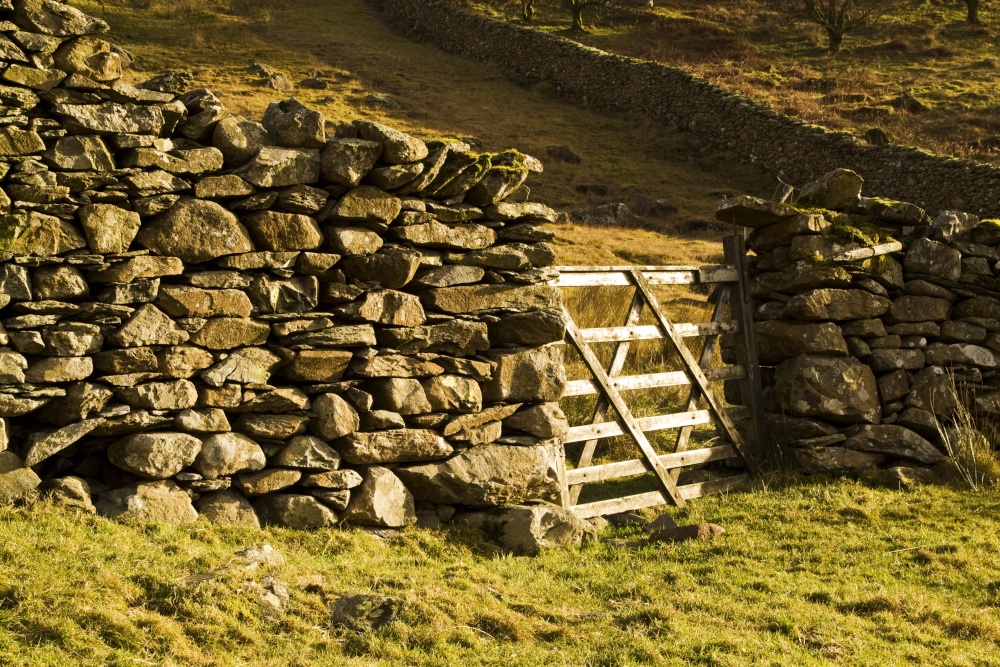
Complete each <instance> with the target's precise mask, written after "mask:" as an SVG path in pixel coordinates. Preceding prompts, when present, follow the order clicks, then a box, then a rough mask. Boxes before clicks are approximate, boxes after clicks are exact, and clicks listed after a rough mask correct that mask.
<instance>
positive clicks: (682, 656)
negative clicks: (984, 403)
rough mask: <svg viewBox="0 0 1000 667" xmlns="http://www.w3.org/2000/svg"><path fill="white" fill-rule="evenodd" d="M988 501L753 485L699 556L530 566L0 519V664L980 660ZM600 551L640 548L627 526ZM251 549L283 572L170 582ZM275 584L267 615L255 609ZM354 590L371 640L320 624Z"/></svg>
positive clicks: (625, 555)
mask: <svg viewBox="0 0 1000 667" xmlns="http://www.w3.org/2000/svg"><path fill="white" fill-rule="evenodd" d="M998 509H1000V501H998V498H997V496H996V494H995V493H986V492H978V493H974V492H958V491H955V490H952V489H950V488H947V487H937V486H929V487H921V488H918V489H916V490H913V491H904V492H896V491H885V490H876V489H873V488H869V487H867V486H865V485H863V484H860V483H857V482H851V481H847V480H844V481H822V480H814V481H812V482H809V483H802V482H799V481H795V480H785V481H784V482H780V481H778V480H771V481H770V482H768V481H759V482H758V483H757V486H756V488H754V489H752V492H749V493H739V494H732V495H728V496H720V497H712V498H705V499H702V500H699V501H697V502H696V503H692V504H691V505H690V506H689V508H688V509H687V510H685V511H684V512H677V511H672V513H673V514H674V515H675V516H676V517H677V518H678V519H680V520H682V521H685V522H688V521H705V520H707V521H713V522H716V523H720V524H722V525H723V526H724V527H725V528H726V530H727V534H726V535H725V536H723V537H722V538H719V539H717V540H716V541H714V542H711V543H693V544H690V543H689V544H682V545H663V544H649V545H646V546H641V547H640V548H638V549H626V548H621V547H618V546H616V544H615V543H601V544H596V545H591V546H588V547H585V548H583V549H581V550H570V549H559V550H554V551H549V552H546V553H543V554H542V555H541V556H538V557H537V558H529V557H515V556H510V555H505V554H502V553H499V552H498V551H497V550H496V549H495V548H494V547H493V546H491V545H490V544H488V543H486V542H484V541H483V540H482V539H481V537H480V536H478V535H476V534H473V533H470V532H463V531H461V530H454V531H448V532H444V533H436V532H429V531H425V530H419V529H409V530H407V531H405V532H404V533H403V535H402V536H401V538H400V539H399V540H398V541H396V542H394V543H392V544H385V543H382V542H381V541H380V540H378V539H376V538H375V537H372V536H370V535H368V534H366V533H363V532H360V531H354V532H349V531H333V532H326V531H324V532H314V533H303V532H296V531H289V530H268V531H266V532H264V533H260V532H256V531H249V530H243V529H235V528H232V529H219V528H214V527H211V526H209V525H207V524H205V523H201V522H199V523H197V524H194V525H191V526H187V527H170V526H162V525H153V526H138V525H128V524H125V525H123V524H119V523H115V522H112V521H107V520H104V519H100V518H94V517H82V516H78V515H74V514H71V513H66V512H65V511H63V510H61V509H58V508H52V507H48V506H45V505H44V504H39V505H36V506H34V507H29V508H24V509H9V508H4V509H0V532H2V534H3V536H4V540H3V542H2V543H0V663H2V664H4V665H11V666H12V667H22V666H24V667H27V666H31V667H36V666H42V665H45V666H48V665H66V664H73V665H81V666H88V665H116V666H117V665H137V664H138V665H142V664H156V665H185V666H188V665H213V666H215V665H219V666H228V665H255V666H257V665H282V666H284V665H301V666H306V665H398V664H412V665H456V664H461V665H501V664H503V665H567V664H571V665H587V666H590V665H594V666H596V665H747V664H752V665H789V664H795V665H823V664H838V665H898V664H919V665H997V664H1000V653H998V652H997V650H996V648H997V644H998V643H1000V620H998V619H1000V615H998V613H997V612H998V605H1000V576H998V574H997V572H996V568H995V563H996V558H997V554H998V552H1000V520H998V519H997V517H998V516H1000V514H998V512H997V510H998ZM606 537H610V538H614V539H617V540H629V539H639V534H638V531H637V530H636V529H634V528H618V529H613V530H612V532H611V533H610V534H608V535H606ZM263 543H268V544H271V545H272V546H273V547H274V548H275V549H277V550H278V551H279V552H280V553H281V554H282V555H283V556H284V557H285V563H284V565H281V566H278V567H269V568H260V569H257V570H252V571H247V570H244V569H241V568H239V567H231V570H230V572H229V573H228V574H224V575H221V576H220V577H219V578H216V579H209V580H207V581H204V582H202V583H200V584H197V585H190V584H185V583H183V580H185V579H187V578H189V577H192V576H193V575H201V574H205V573H209V572H211V571H213V570H216V569H217V568H222V567H225V566H232V565H233V564H234V563H236V562H238V559H236V558H235V557H234V554H235V553H236V552H237V551H239V550H241V549H243V548H247V547H259V546H260V545H261V544H263ZM267 576H270V577H274V578H276V579H278V580H279V581H281V582H283V583H284V584H285V585H286V586H287V588H288V592H289V601H288V603H287V605H286V607H285V608H284V609H283V610H282V611H280V612H273V611H268V610H267V609H266V608H264V607H262V606H261V605H260V604H259V603H258V602H257V594H258V593H257V591H259V587H260V585H261V584H262V582H263V580H264V577H267ZM358 592H370V593H376V594H380V595H390V596H393V597H396V598H399V599H401V600H403V602H404V608H403V611H402V613H401V616H400V619H399V620H398V621H397V622H396V623H394V624H393V625H391V626H389V627H388V628H386V629H385V630H383V631H382V632H380V633H375V634H371V633H369V634H357V633H353V632H349V631H346V630H343V629H338V628H335V627H332V626H331V624H330V619H329V613H328V605H329V604H330V603H331V602H332V601H333V600H334V599H335V598H336V597H337V596H338V595H343V594H353V593H358Z"/></svg>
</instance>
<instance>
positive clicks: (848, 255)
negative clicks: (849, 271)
mask: <svg viewBox="0 0 1000 667" xmlns="http://www.w3.org/2000/svg"><path fill="white" fill-rule="evenodd" d="M902 249H903V244H902V243H900V242H899V241H892V242H890V243H882V244H880V245H875V246H871V247H868V248H856V249H854V250H848V251H847V252H842V253H840V254H839V255H836V256H835V257H834V258H833V261H834V262H857V261H860V260H864V259H871V258H872V257H879V256H881V255H890V254H892V253H894V252H900V251H901V250H902Z"/></svg>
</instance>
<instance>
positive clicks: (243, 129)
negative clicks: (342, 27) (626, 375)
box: [0, 0, 566, 528]
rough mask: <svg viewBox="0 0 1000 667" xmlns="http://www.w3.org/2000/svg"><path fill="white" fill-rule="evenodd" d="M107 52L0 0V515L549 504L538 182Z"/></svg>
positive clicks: (313, 515) (503, 167) (551, 384)
mask: <svg viewBox="0 0 1000 667" xmlns="http://www.w3.org/2000/svg"><path fill="white" fill-rule="evenodd" d="M106 30H107V25H106V24H105V23H104V22H103V21H100V20H98V19H95V18H92V17H89V16H86V15H84V14H82V13H80V12H79V11H77V10H76V9H74V8H72V7H71V6H69V5H64V4H61V3H57V2H53V1H51V0H14V1H13V2H11V1H10V0H0V62H2V67H3V72H2V74H0V79H2V82H0V101H2V107H0V325H2V326H0V499H2V500H12V499H16V498H19V497H21V496H24V495H25V494H30V493H32V492H33V491H34V490H35V489H42V490H45V491H46V492H47V493H49V494H51V495H52V496H53V497H55V498H57V499H60V500H62V501H64V502H69V503H72V504H76V505H78V506H80V507H84V508H87V509H91V510H93V509H94V505H96V508H97V510H99V511H100V512H101V513H102V514H104V515H106V516H111V517H123V518H129V517H131V518H138V519H145V520H157V521H172V522H186V521H192V520H194V519H196V518H197V517H198V516H199V514H201V515H204V516H205V517H207V518H208V519H209V520H210V521H213V522H218V523H241V524H251V525H260V524H261V523H264V524H271V525H280V526H289V527H296V528H315V527H323V526H331V525H334V524H336V523H339V522H341V521H343V522H349V523H356V524H364V525H374V526H387V527H398V526H403V525H407V524H410V523H413V522H414V521H415V520H416V518H417V512H418V511H424V512H425V513H427V514H428V515H429V516H431V517H432V518H434V519H435V520H438V519H447V518H448V516H450V514H451V513H452V512H453V511H454V508H455V506H465V507H474V508H489V507H493V506H502V505H508V504H513V503H519V502H522V501H526V500H530V499H546V498H552V497H554V496H555V495H556V494H557V493H558V490H559V488H560V487H559V479H558V474H559V464H560V462H561V458H562V451H561V443H560V440H559V438H560V436H562V435H564V434H565V432H566V421H565V418H564V417H563V415H562V413H561V411H560V410H559V407H558V403H557V401H558V399H559V397H560V396H561V394H562V391H563V386H564V384H565V372H564V369H563V362H562V351H561V348H560V347H558V346H552V345H549V344H550V343H553V342H555V341H560V340H561V339H562V337H563V333H564V322H563V317H562V310H561V301H560V294H559V292H558V290H557V289H556V288H553V287H550V286H548V285H547V284H546V283H547V282H548V281H549V280H551V279H552V278H553V277H554V273H553V271H552V269H550V268H549V267H550V266H551V265H552V264H553V262H554V259H555V255H554V253H553V250H552V248H551V247H550V246H549V244H548V243H547V241H548V240H549V239H550V236H551V235H550V233H548V232H546V231H544V230H543V229H541V228H540V226H539V223H542V222H546V221H551V220H553V219H554V217H555V216H554V213H553V212H552V210H551V209H549V208H547V207H546V206H544V205H541V204H538V203H532V202H529V201H528V195H529V190H528V188H527V186H526V185H525V181H526V180H527V179H528V177H529V176H530V174H531V173H532V172H537V171H540V170H541V169H542V166H541V164H540V163H539V162H538V161H537V160H535V159H533V158H531V157H529V156H525V155H523V154H520V153H518V152H516V151H507V152H504V153H498V154H486V153H476V152H474V151H472V150H471V149H470V147H469V146H468V145H466V144H462V143H458V142H451V143H448V142H441V141H436V142H424V141H422V140H420V139H417V138H415V137H412V136H409V135H406V134H404V133H401V132H398V131H396V130H393V129H391V128H388V127H385V126H383V125H380V124H378V123H374V122H368V121H364V120H358V121H356V122H354V123H353V124H350V125H346V126H340V127H338V128H337V129H336V132H334V133H332V136H328V134H327V132H328V125H327V123H326V121H325V119H324V117H323V115H322V114H321V113H319V112H317V111H314V110H312V109H309V108H307V107H305V106H303V105H302V104H300V103H299V102H297V101H296V100H294V99H291V100H288V101H284V102H275V103H274V104H272V105H271V106H270V107H269V108H268V110H267V113H266V114H265V115H264V118H263V120H262V122H257V121H256V120H252V119H250V118H245V117H242V116H239V115H237V114H234V113H231V112H230V111H228V110H227V109H226V108H225V107H224V106H223V104H222V103H221V102H220V101H219V99H218V98H217V97H216V96H214V95H213V94H212V93H211V92H209V91H208V90H204V89H199V90H193V91H187V92H184V90H183V84H184V80H183V78H181V77H176V76H171V75H162V76H160V77H157V78H155V79H153V80H151V81H148V82H146V83H144V84H141V85H138V86H133V85H130V84H128V83H125V82H124V81H123V80H122V79H121V76H122V74H123V71H124V69H125V68H126V67H127V66H128V63H129V60H130V59H129V56H128V54H127V53H125V52H124V51H122V50H120V49H118V48H117V47H115V46H114V45H112V44H109V43H107V42H106V41H104V40H102V39H101V38H100V37H99V35H100V34H101V33H103V32H105V31H106Z"/></svg>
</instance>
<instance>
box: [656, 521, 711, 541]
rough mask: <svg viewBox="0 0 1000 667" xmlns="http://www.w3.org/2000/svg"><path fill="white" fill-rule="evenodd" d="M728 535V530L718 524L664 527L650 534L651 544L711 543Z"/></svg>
mask: <svg viewBox="0 0 1000 667" xmlns="http://www.w3.org/2000/svg"><path fill="white" fill-rule="evenodd" d="M725 534H726V529H725V528H723V527H722V526H720V525H718V524H716V523H696V524H692V525H690V526H672V527H664V528H660V529H658V530H654V531H651V532H650V533H649V540H650V541H651V542H667V543H669V544H673V543H677V542H710V541H712V540H714V539H715V538H717V537H720V536H722V535H725Z"/></svg>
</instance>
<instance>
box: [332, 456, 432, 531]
mask: <svg viewBox="0 0 1000 667" xmlns="http://www.w3.org/2000/svg"><path fill="white" fill-rule="evenodd" d="M341 518H342V519H343V521H344V522H345V523H353V524H358V525H362V526H382V527H385V528H402V527H403V526H408V525H410V524H413V523H416V521H417V513H416V510H415V509H414V504H413V496H412V495H411V494H410V492H409V491H408V490H407V489H406V487H405V486H404V485H403V483H402V482H400V481H399V478H398V477H396V476H395V475H394V474H392V471H391V470H389V469H388V468H383V467H380V466H371V467H370V468H368V469H367V470H365V474H364V481H363V482H362V483H361V485H360V486H358V487H357V488H356V489H354V491H352V492H351V500H350V502H349V503H348V505H347V509H346V510H345V511H344V513H343V515H342V517H341Z"/></svg>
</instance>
